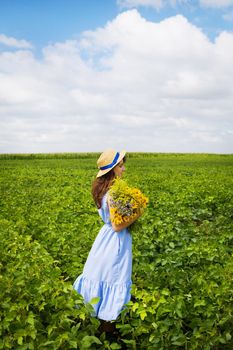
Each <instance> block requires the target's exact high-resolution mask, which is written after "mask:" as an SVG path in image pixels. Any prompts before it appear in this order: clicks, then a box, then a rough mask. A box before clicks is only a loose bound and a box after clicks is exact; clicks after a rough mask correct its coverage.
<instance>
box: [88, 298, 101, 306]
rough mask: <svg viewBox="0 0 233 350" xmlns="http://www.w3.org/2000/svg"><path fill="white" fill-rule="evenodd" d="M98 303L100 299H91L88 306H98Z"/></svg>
mask: <svg viewBox="0 0 233 350" xmlns="http://www.w3.org/2000/svg"><path fill="white" fill-rule="evenodd" d="M99 301H100V297H95V298H92V299H91V301H89V304H92V305H95V304H98V302H99Z"/></svg>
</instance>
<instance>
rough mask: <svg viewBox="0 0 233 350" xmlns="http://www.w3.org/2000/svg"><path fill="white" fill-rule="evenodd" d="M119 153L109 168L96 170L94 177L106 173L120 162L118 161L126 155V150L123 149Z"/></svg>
mask: <svg viewBox="0 0 233 350" xmlns="http://www.w3.org/2000/svg"><path fill="white" fill-rule="evenodd" d="M119 153H120V156H119V158H118V160H117V162H116V164H114V165H113V166H112V167H111V168H109V169H105V170H100V171H99V172H98V174H97V175H96V177H100V176H103V175H105V174H107V173H108V172H109V171H110V170H112V169H113V168H114V167H115V166H116V165H117V164H119V163H120V161H121V160H122V159H123V158H124V156H125V155H126V151H125V150H123V151H121V152H119Z"/></svg>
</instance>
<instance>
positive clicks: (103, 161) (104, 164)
mask: <svg viewBox="0 0 233 350" xmlns="http://www.w3.org/2000/svg"><path fill="white" fill-rule="evenodd" d="M125 154H126V151H124V150H123V151H121V152H116V151H114V150H113V149H107V150H106V151H104V152H103V153H102V154H101V155H100V157H99V159H98V160H97V166H98V168H99V172H98V174H97V176H96V177H100V176H102V175H104V174H106V173H108V172H109V171H110V170H111V169H113V168H114V167H115V166H116V165H117V164H118V163H120V161H121V160H122V159H123V158H124V156H125Z"/></svg>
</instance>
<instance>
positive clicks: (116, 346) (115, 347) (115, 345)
mask: <svg viewBox="0 0 233 350" xmlns="http://www.w3.org/2000/svg"><path fill="white" fill-rule="evenodd" d="M110 348H111V349H112V350H117V349H121V345H120V344H117V343H112V344H111V345H110Z"/></svg>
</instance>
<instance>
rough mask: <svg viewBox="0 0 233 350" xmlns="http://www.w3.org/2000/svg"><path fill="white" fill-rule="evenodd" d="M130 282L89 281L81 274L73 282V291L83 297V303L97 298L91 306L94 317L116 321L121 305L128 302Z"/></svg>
mask: <svg viewBox="0 0 233 350" xmlns="http://www.w3.org/2000/svg"><path fill="white" fill-rule="evenodd" d="M131 285H132V282H128V283H119V284H117V283H109V282H106V281H95V280H90V279H88V278H87V277H85V276H84V275H83V274H81V275H80V276H79V277H78V278H77V279H76V281H75V282H74V285H73V287H74V289H75V290H76V291H77V292H78V293H79V294H81V295H82V296H83V298H84V300H85V302H87V303H88V302H90V301H91V299H93V298H95V297H99V298H100V300H99V302H98V303H97V304H95V305H92V306H93V308H94V310H95V315H94V316H96V317H98V318H99V319H102V320H105V321H112V320H116V319H117V317H118V316H119V314H120V312H121V311H122V305H124V304H126V303H128V302H129V301H130V297H131V295H130V290H131Z"/></svg>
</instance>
